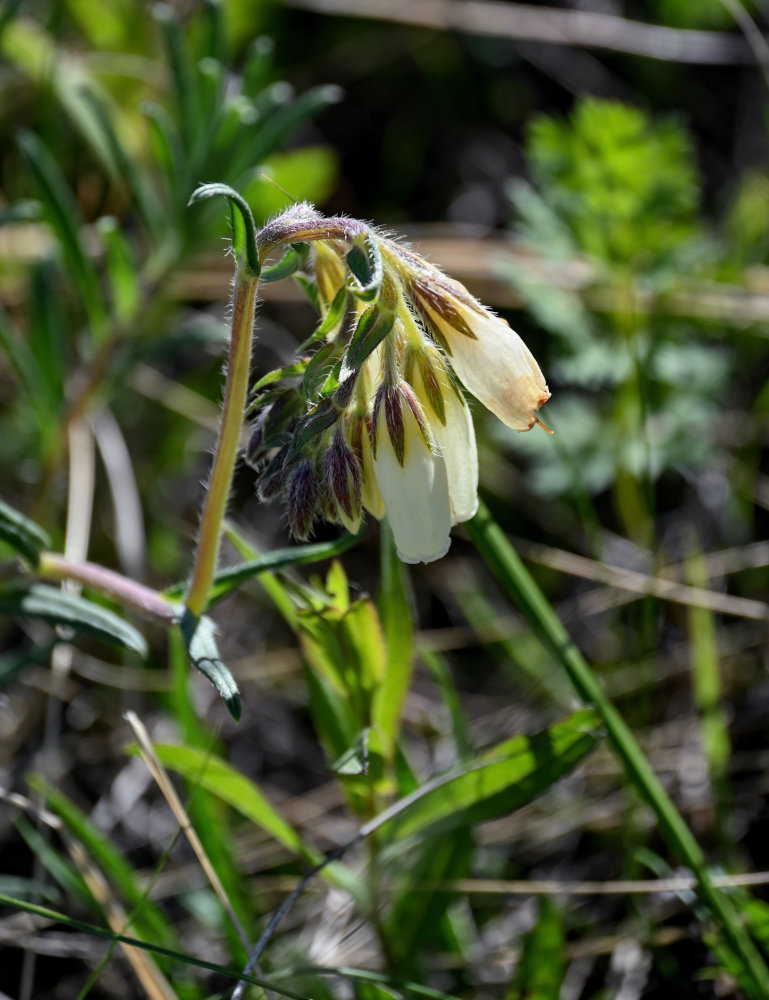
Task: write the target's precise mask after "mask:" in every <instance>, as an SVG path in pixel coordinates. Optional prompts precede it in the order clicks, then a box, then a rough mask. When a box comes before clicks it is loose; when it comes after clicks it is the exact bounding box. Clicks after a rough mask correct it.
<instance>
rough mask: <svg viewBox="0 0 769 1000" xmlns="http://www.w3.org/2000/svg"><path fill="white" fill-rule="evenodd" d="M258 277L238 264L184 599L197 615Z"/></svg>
mask: <svg viewBox="0 0 769 1000" xmlns="http://www.w3.org/2000/svg"><path fill="white" fill-rule="evenodd" d="M258 281H259V279H258V277H257V276H256V275H255V274H254V273H253V271H252V270H251V269H249V268H239V269H238V272H237V275H236V278H235V296H234V302H233V314H232V336H231V338H230V354H229V359H228V364H227V381H226V383H225V387H224V402H223V405H222V418H221V423H220V425H219V440H218V441H217V443H216V453H215V455H214V467H213V469H212V471H211V481H210V484H209V487H208V492H207V493H206V499H205V503H204V506H203V517H202V520H201V523H200V535H199V537H198V549H197V553H196V556H195V568H194V570H193V573H192V582H191V583H190V588H189V591H188V593H187V600H186V605H187V608H188V609H189V611H190V612H191V613H192V614H193V615H195V617H196V618H199V617H200V615H201V614H202V613H203V611H204V610H205V607H206V603H207V601H208V595H209V592H210V590H211V584H212V582H213V579H214V573H215V571H216V560H217V557H218V554H219V542H220V539H221V536H222V524H223V521H224V515H225V512H226V509H227V499H228V497H229V495H230V484H231V483H232V474H233V471H234V469H235V461H236V459H237V457H238V445H239V443H240V432H241V428H242V426H243V415H244V413H245V409H246V398H247V396H248V377H249V374H250V370H251V331H252V328H253V324H254V310H255V308H256V290H257V284H258Z"/></svg>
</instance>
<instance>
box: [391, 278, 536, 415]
mask: <svg viewBox="0 0 769 1000" xmlns="http://www.w3.org/2000/svg"><path fill="white" fill-rule="evenodd" d="M436 273H438V274H440V272H436ZM440 279H441V280H440V284H438V285H437V287H434V288H431V289H429V291H428V292H427V293H425V289H424V279H423V278H421V277H420V279H419V280H418V281H417V282H415V283H414V285H412V289H411V290H412V293H413V295H414V303H415V305H416V307H417V309H418V311H419V313H420V315H421V317H422V319H423V321H424V322H425V323H426V325H427V326H428V328H429V329H430V330H431V332H433V333H435V334H437V336H438V338H439V339H440V340H442V341H443V342H444V344H445V346H446V348H447V350H448V352H449V354H450V363H451V367H452V368H453V369H454V371H455V372H456V373H457V375H458V376H459V378H460V379H461V380H462V383H463V384H464V386H465V387H466V388H467V390H468V392H471V393H472V394H473V396H475V398H476V399H478V400H480V402H481V403H483V405H484V406H485V407H486V409H488V410H491V412H492V413H493V414H494V415H495V416H496V417H499V419H500V420H501V421H502V423H503V424H507V426H508V427H511V428H512V429H513V430H516V431H528V430H531V428H532V427H533V426H534V424H535V423H536V420H537V410H538V409H539V408H540V406H542V404H543V403H546V402H547V400H548V399H550V391H549V389H548V388H547V384H546V382H545V378H544V376H543V374H542V372H541V370H540V367H539V365H538V364H537V362H536V360H535V358H534V355H533V354H532V353H531V351H530V350H529V349H528V347H527V346H526V345H525V344H524V342H523V341H522V340H521V338H520V337H519V336H518V334H517V333H516V332H515V330H513V329H511V327H510V326H509V325H508V323H507V322H506V321H505V320H504V319H502V318H501V317H499V316H495V315H494V313H492V312H490V311H489V310H488V309H484V307H483V306H481V305H480V303H478V302H476V300H475V299H473V298H472V296H470V294H469V293H468V292H467V291H466V289H465V288H463V286H462V285H459V284H458V283H457V282H454V281H451V279H449V278H446V277H445V275H442V274H440Z"/></svg>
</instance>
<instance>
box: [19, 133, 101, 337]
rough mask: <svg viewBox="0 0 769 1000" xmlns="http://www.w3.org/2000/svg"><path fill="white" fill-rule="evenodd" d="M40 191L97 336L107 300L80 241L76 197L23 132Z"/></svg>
mask: <svg viewBox="0 0 769 1000" xmlns="http://www.w3.org/2000/svg"><path fill="white" fill-rule="evenodd" d="M18 143H19V146H20V147H21V150H22V152H23V153H24V156H25V157H26V160H27V162H28V163H29V165H30V167H31V170H32V174H33V176H34V178H35V181H36V182H37V185H38V188H39V190H40V197H41V200H42V202H43V205H44V206H45V211H46V215H47V216H48V219H49V221H50V223H51V226H52V228H53V230H54V232H55V233H56V235H57V237H58V239H59V243H60V245H61V248H62V253H63V256H64V260H65V261H66V264H67V266H68V267H69V270H70V273H71V274H72V277H73V280H74V281H75V284H76V285H77V288H78V291H79V292H80V296H81V298H82V301H83V305H84V307H85V309H86V312H87V313H88V318H89V320H90V322H91V326H92V328H93V330H94V331H95V332H96V333H97V334H98V333H99V332H100V331H101V330H102V328H103V324H104V321H105V318H106V308H105V305H104V298H103V296H102V293H101V288H100V285H99V279H98V275H97V273H96V269H95V267H94V264H93V263H92V261H91V260H90V259H89V257H88V254H87V253H86V251H85V247H84V246H83V242H82V240H81V238H80V217H79V212H78V208H77V204H76V202H75V198H74V196H73V194H72V192H71V191H70V189H69V187H68V186H67V182H66V181H65V179H64V176H63V174H62V172H61V170H60V169H59V166H58V164H57V163H56V160H55V159H54V158H53V156H51V154H50V153H49V151H48V150H47V149H46V147H45V146H44V145H43V143H42V142H41V141H40V139H39V138H38V137H37V136H36V135H35V134H34V133H33V132H22V133H21V135H20V136H19V139H18Z"/></svg>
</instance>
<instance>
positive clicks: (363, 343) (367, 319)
mask: <svg viewBox="0 0 769 1000" xmlns="http://www.w3.org/2000/svg"><path fill="white" fill-rule="evenodd" d="M394 323H395V313H394V311H393V310H392V309H390V308H388V307H386V306H382V305H379V304H375V305H371V306H369V307H368V309H367V310H366V311H365V312H364V313H363V315H362V316H361V318H360V319H359V320H358V325H357V326H356V327H355V332H354V333H353V335H352V338H351V340H350V344H349V346H348V348H347V352H346V354H345V356H344V365H343V368H342V380H343V381H344V378H345V374H351V373H352V372H354V371H357V369H358V368H360V366H361V365H362V364H363V362H364V361H365V360H366V358H367V357H368V356H369V354H371V352H372V351H375V350H376V348H377V347H379V345H380V344H381V343H382V341H383V340H384V338H385V337H386V336H387V334H388V333H389V332H390V330H392V328H393V324H394Z"/></svg>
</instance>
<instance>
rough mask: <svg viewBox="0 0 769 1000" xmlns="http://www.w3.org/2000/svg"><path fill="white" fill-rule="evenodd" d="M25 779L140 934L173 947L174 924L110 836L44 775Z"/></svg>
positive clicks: (174, 938) (175, 940) (174, 942)
mask: <svg viewBox="0 0 769 1000" xmlns="http://www.w3.org/2000/svg"><path fill="white" fill-rule="evenodd" d="M28 780H29V783H30V785H31V786H32V788H34V789H35V791H36V792H39V793H40V795H42V796H43V798H44V799H45V802H46V805H47V806H48V808H49V809H50V810H51V812H53V813H55V814H56V815H57V816H58V817H59V818H60V819H61V820H62V822H63V823H64V825H65V826H66V827H67V829H68V830H69V831H70V832H71V833H72V834H73V836H74V837H75V838H76V839H77V840H78V841H80V843H81V844H82V845H83V847H84V848H85V849H86V851H87V852H88V855H89V856H90V857H91V858H92V859H93V861H94V862H95V863H96V864H97V865H98V867H99V868H100V869H101V871H102V872H103V873H104V874H105V875H106V876H107V878H108V879H109V881H110V882H111V884H112V885H113V886H114V887H115V888H116V889H117V891H118V892H119V893H120V895H121V897H122V899H123V901H124V902H125V903H126V904H127V905H128V906H130V907H131V909H132V910H133V911H134V915H133V916H134V926H136V928H137V929H138V930H139V933H140V934H141V935H142V937H144V936H146V937H147V938H149V939H150V940H155V941H158V942H160V943H161V944H164V945H168V946H169V947H174V946H175V945H176V944H177V937H176V932H175V931H174V927H173V924H172V923H171V922H170V921H169V920H168V919H167V918H166V916H165V914H164V913H163V911H162V910H161V909H160V907H159V906H157V904H156V903H153V902H152V901H151V900H150V899H147V896H146V891H145V889H144V888H143V887H142V884H141V881H140V879H139V877H138V875H137V873H136V872H135V871H134V869H133V868H132V867H131V865H130V864H129V863H128V861H127V860H126V859H125V857H124V856H123V854H121V853H120V851H119V850H118V849H117V848H116V847H115V845H114V844H113V843H112V841H111V840H110V839H109V837H107V836H106V835H105V834H103V833H102V832H101V830H99V829H98V828H97V827H96V826H95V824H94V823H93V822H92V820H91V819H89V817H88V816H86V814H85V813H84V812H83V811H82V810H81V809H79V808H78V807H77V806H76V805H75V803H74V802H72V801H71V799H69V798H68V797H67V796H66V795H65V794H64V793H63V792H61V791H59V789H58V788H54V787H53V785H50V784H48V782H47V781H46V780H45V778H43V777H42V776H40V775H37V774H33V775H30V777H29V779H28ZM65 888H66V886H65Z"/></svg>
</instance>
